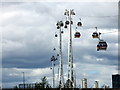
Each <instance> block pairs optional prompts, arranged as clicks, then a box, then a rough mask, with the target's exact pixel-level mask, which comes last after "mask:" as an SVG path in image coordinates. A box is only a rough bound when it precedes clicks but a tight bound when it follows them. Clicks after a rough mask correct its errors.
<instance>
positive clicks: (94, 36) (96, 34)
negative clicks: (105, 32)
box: [92, 27, 101, 38]
mask: <svg viewBox="0 0 120 90" xmlns="http://www.w3.org/2000/svg"><path fill="white" fill-rule="evenodd" d="M95 28H96V31H95V32H93V34H92V37H93V38H99V35H100V34H101V33H97V27H95Z"/></svg>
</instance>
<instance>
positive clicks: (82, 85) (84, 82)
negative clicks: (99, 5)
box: [81, 78, 87, 88]
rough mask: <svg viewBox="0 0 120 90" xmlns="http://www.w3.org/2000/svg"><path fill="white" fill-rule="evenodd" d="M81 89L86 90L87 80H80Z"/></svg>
mask: <svg viewBox="0 0 120 90" xmlns="http://www.w3.org/2000/svg"><path fill="white" fill-rule="evenodd" d="M81 88H87V79H86V78H84V79H82V81H81Z"/></svg>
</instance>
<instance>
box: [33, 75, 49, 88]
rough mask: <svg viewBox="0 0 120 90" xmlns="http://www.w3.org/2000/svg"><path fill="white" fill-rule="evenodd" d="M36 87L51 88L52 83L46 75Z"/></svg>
mask: <svg viewBox="0 0 120 90" xmlns="http://www.w3.org/2000/svg"><path fill="white" fill-rule="evenodd" d="M35 88H36V89H42V88H51V86H50V84H49V83H48V81H47V78H46V76H44V77H43V78H41V82H39V83H36V84H35Z"/></svg>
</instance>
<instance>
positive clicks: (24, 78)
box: [22, 72, 25, 90]
mask: <svg viewBox="0 0 120 90" xmlns="http://www.w3.org/2000/svg"><path fill="white" fill-rule="evenodd" d="M22 73H23V88H24V90H25V72H22Z"/></svg>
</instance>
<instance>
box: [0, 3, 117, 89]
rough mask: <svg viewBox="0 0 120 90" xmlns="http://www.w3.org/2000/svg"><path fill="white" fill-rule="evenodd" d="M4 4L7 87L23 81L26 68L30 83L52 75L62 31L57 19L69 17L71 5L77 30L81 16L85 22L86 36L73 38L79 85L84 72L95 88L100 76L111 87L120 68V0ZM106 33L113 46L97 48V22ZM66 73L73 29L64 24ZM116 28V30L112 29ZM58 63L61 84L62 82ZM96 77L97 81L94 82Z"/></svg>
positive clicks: (0, 12) (1, 10)
mask: <svg viewBox="0 0 120 90" xmlns="http://www.w3.org/2000/svg"><path fill="white" fill-rule="evenodd" d="M1 6H2V7H0V20H1V22H0V28H1V30H2V66H3V67H2V70H3V72H2V74H3V75H2V76H3V77H2V78H3V81H2V83H3V87H13V86H14V85H17V84H19V83H22V73H21V72H23V71H24V72H25V75H26V82H27V83H34V82H39V81H40V78H42V77H43V76H47V78H48V80H49V82H50V83H51V80H52V73H51V70H50V67H51V62H50V58H51V56H52V55H55V54H57V53H58V50H57V51H55V52H54V51H53V48H54V47H56V48H58V38H55V37H54V34H55V33H58V30H57V29H56V26H55V25H56V22H57V21H58V20H63V21H65V16H64V15H63V14H64V11H65V9H74V11H75V13H76V16H75V17H73V23H74V25H73V35H74V33H75V26H76V25H75V24H76V22H77V21H78V20H79V18H81V20H82V23H83V27H81V28H78V31H80V32H81V38H80V39H74V38H73V55H74V67H75V68H74V69H75V71H76V75H77V85H79V84H80V80H81V79H82V78H84V77H86V78H88V82H89V85H88V86H89V87H91V86H92V85H93V83H94V80H99V82H100V86H101V85H103V84H107V85H109V86H111V75H112V73H117V63H118V33H117V30H118V29H117V28H118V26H117V25H118V21H117V20H118V3H117V2H79V3H78V2H72V3H71V2H34V3H33V2H4V3H1ZM96 26H97V27H98V31H99V32H101V33H103V34H102V35H101V38H102V39H104V40H106V41H107V43H108V49H107V51H101V52H97V51H96V45H97V43H98V40H97V39H92V37H91V35H92V33H93V32H94V31H95V28H94V27H96ZM63 30H64V34H63V62H64V72H65V73H64V75H65V80H66V79H67V50H68V49H67V46H68V44H67V42H68V36H69V35H68V30H67V29H63ZM108 32H114V33H108ZM57 68H58V62H56V69H55V71H56V83H57ZM90 82H92V83H90Z"/></svg>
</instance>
